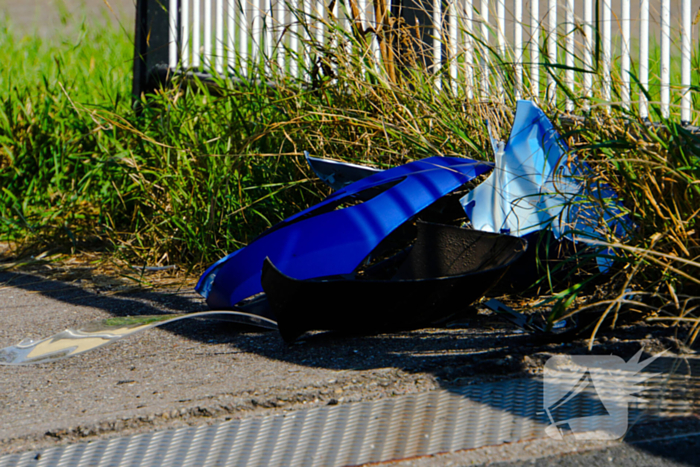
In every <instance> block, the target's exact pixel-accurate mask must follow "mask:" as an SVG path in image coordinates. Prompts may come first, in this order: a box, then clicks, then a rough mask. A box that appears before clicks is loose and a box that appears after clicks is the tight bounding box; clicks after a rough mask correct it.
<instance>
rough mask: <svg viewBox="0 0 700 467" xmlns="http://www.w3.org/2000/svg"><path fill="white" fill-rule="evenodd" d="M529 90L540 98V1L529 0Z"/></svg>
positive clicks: (535, 96) (533, 95)
mask: <svg viewBox="0 0 700 467" xmlns="http://www.w3.org/2000/svg"><path fill="white" fill-rule="evenodd" d="M530 88H531V90H532V97H533V99H535V100H538V99H539V97H540V0H530Z"/></svg>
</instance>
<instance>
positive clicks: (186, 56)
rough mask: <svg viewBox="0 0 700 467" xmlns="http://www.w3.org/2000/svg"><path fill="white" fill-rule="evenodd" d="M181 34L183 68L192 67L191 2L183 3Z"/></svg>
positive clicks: (185, 0) (186, 0) (188, 0)
mask: <svg viewBox="0 0 700 467" xmlns="http://www.w3.org/2000/svg"><path fill="white" fill-rule="evenodd" d="M180 34H181V37H182V58H181V60H180V62H181V63H182V68H184V69H187V68H188V67H189V66H190V0H184V1H183V2H182V9H181V10H180Z"/></svg>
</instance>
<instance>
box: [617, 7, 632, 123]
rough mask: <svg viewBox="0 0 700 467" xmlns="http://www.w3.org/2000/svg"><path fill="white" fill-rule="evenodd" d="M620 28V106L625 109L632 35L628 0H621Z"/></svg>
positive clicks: (627, 96)
mask: <svg viewBox="0 0 700 467" xmlns="http://www.w3.org/2000/svg"><path fill="white" fill-rule="evenodd" d="M621 16H622V18H621V24H620V26H621V28H622V41H621V48H622V50H621V52H622V59H621V60H622V63H621V66H620V71H621V73H622V106H623V107H624V108H625V109H629V108H630V41H631V40H632V35H631V33H630V0H622V12H621Z"/></svg>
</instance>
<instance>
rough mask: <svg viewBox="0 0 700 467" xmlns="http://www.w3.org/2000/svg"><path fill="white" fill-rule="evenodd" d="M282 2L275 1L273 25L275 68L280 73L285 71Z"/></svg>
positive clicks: (282, 0) (280, 0)
mask: <svg viewBox="0 0 700 467" xmlns="http://www.w3.org/2000/svg"><path fill="white" fill-rule="evenodd" d="M284 13H285V11H284V0H277V2H276V3H275V18H274V19H275V23H276V28H277V35H276V36H277V37H276V40H277V42H276V48H277V67H278V68H279V71H280V72H282V73H283V72H284V71H285V66H284V65H285V60H284V59H285V53H284V52H285V51H284V25H285V22H284Z"/></svg>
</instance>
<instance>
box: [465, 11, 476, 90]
mask: <svg viewBox="0 0 700 467" xmlns="http://www.w3.org/2000/svg"><path fill="white" fill-rule="evenodd" d="M464 10H465V11H464V13H465V19H464V23H465V24H464V34H463V37H464V40H463V41H462V43H463V44H464V83H465V86H466V87H467V97H468V98H469V99H473V98H474V40H473V37H472V35H473V34H474V27H473V26H474V4H473V3H472V0H465V2H464Z"/></svg>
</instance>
